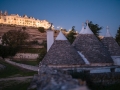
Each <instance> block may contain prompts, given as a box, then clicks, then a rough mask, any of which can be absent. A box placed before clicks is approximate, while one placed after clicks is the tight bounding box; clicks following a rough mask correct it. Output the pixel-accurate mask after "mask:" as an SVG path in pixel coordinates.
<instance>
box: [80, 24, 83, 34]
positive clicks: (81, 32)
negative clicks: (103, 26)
mask: <svg viewBox="0 0 120 90" xmlns="http://www.w3.org/2000/svg"><path fill="white" fill-rule="evenodd" d="M83 32H84V23H83V24H82V29H81V31H80V32H79V34H83Z"/></svg>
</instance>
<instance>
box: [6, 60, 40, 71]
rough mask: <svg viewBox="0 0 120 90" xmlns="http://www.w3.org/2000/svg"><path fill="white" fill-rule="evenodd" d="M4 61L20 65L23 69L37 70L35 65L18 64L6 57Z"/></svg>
mask: <svg viewBox="0 0 120 90" xmlns="http://www.w3.org/2000/svg"><path fill="white" fill-rule="evenodd" d="M5 61H6V62H8V63H10V64H12V65H15V66H18V67H21V68H25V69H28V70H32V71H38V67H37V66H31V65H26V64H20V63H16V62H13V61H10V60H8V59H6V60H5Z"/></svg>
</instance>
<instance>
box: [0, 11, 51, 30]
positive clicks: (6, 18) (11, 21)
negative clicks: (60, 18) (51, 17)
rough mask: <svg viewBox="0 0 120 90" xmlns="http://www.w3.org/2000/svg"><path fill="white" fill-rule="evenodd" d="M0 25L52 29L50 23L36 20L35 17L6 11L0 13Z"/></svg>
mask: <svg viewBox="0 0 120 90" xmlns="http://www.w3.org/2000/svg"><path fill="white" fill-rule="evenodd" d="M0 24H8V25H18V26H28V27H30V26H31V27H44V28H45V29H47V28H49V27H50V25H51V24H50V23H49V22H48V21H46V20H39V19H35V18H34V17H28V16H27V15H23V16H20V15H18V14H11V15H8V13H7V12H6V11H5V12H4V13H2V11H1V12H0Z"/></svg>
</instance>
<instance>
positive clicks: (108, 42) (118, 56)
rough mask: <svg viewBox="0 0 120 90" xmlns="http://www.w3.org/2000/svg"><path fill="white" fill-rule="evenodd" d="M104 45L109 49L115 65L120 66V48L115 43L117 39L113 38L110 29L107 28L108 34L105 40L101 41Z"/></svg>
mask: <svg viewBox="0 0 120 90" xmlns="http://www.w3.org/2000/svg"><path fill="white" fill-rule="evenodd" d="M101 41H102V43H103V45H104V46H105V47H106V48H107V50H108V51H109V53H110V55H111V57H112V59H113V61H114V64H115V65H120V46H119V45H118V43H117V42H116V41H115V39H114V38H113V37H112V35H111V34H110V32H109V28H108V27H107V32H106V35H105V36H104V38H103V39H102V40H101Z"/></svg>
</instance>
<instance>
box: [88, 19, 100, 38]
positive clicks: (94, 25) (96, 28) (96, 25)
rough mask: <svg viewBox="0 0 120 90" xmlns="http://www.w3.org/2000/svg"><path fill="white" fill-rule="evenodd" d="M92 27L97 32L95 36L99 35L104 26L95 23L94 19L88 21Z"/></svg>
mask: <svg viewBox="0 0 120 90" xmlns="http://www.w3.org/2000/svg"><path fill="white" fill-rule="evenodd" d="M88 25H89V27H90V29H91V30H92V32H93V33H94V34H95V36H97V37H98V36H99V33H100V30H101V29H102V27H100V26H99V25H98V24H93V22H92V21H90V22H89V23H88Z"/></svg>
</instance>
